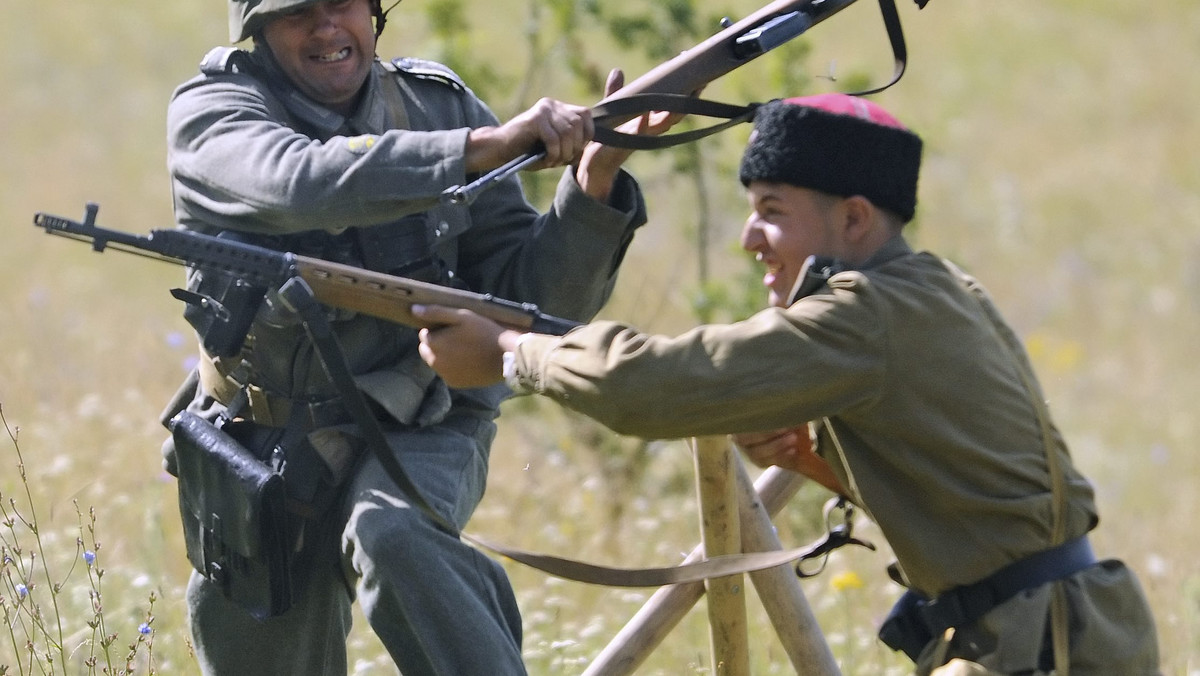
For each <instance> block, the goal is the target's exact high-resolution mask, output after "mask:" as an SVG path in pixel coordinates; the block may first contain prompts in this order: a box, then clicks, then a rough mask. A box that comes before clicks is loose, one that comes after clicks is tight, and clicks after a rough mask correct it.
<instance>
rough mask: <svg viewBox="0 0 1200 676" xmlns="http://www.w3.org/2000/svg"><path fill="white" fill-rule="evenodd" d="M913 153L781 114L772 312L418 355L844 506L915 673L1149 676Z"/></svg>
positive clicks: (890, 634)
mask: <svg viewBox="0 0 1200 676" xmlns="http://www.w3.org/2000/svg"><path fill="white" fill-rule="evenodd" d="M921 152H922V144H921V141H920V139H919V138H918V137H917V136H916V135H915V134H913V133H912V132H910V131H909V130H907V129H905V128H904V127H903V126H902V125H901V124H900V123H899V122H898V121H897V120H896V119H895V118H894V117H893V116H891V115H890V114H888V113H887V112H886V111H884V110H883V109H882V108H880V107H879V106H877V105H875V104H873V103H871V102H868V101H865V100H862V99H858V98H853V97H848V96H843V95H820V96H816V97H806V98H800V99H789V100H786V101H781V102H775V103H772V104H769V105H768V106H766V107H764V108H762V109H761V110H760V111H759V113H758V114H757V116H756V120H755V129H754V132H753V133H752V136H751V139H750V142H749V145H748V147H747V149H746V152H745V155H744V158H743V161H742V167H741V180H742V182H743V184H744V185H746V186H747V189H748V196H749V201H750V206H751V214H750V217H749V219H748V220H747V222H746V224H745V227H744V229H743V232H742V245H743V247H744V248H745V249H746V250H747V251H750V252H753V253H754V254H755V256H756V258H757V259H758V260H759V261H760V262H761V263H762V264H763V265H764V266H765V268H766V274H765V276H764V278H763V281H764V284H765V285H766V286H767V288H768V292H769V299H770V304H771V307H769V308H768V309H765V310H762V311H761V312H758V313H757V314H755V315H754V316H752V317H750V318H749V319H746V320H745V321H741V322H738V323H734V324H729V325H711V326H703V327H699V328H697V329H694V330H692V331H690V332H687V333H685V334H683V335H680V336H677V337H668V336H657V335H648V334H645V333H642V332H639V331H637V330H636V329H634V328H632V327H629V326H625V325H622V324H620V323H616V322H596V323H592V324H589V325H586V326H583V327H580V328H577V329H574V330H572V331H571V332H569V333H567V334H566V335H565V336H563V337H553V336H544V335H536V334H521V335H519V334H517V333H516V332H514V331H505V330H502V329H501V328H500V327H498V326H496V325H495V324H492V323H491V322H488V321H487V320H484V319H481V318H479V317H477V316H475V315H473V314H471V313H469V312H466V311H456V310H449V309H446V308H439V307H425V308H419V309H418V312H419V313H420V314H421V315H422V316H424V317H425V318H426V319H428V320H430V321H432V322H433V323H434V324H445V326H443V327H442V328H439V329H436V330H422V345H421V352H422V356H423V357H424V358H425V359H426V361H427V362H428V363H430V364H431V365H432V366H433V367H434V368H435V370H437V371H438V372H439V373H440V374H442V376H443V377H444V378H446V380H447V381H448V382H450V383H452V384H458V385H468V384H470V385H479V384H483V383H488V382H495V381H497V380H500V379H501V378H502V377H504V376H506V377H507V379H508V381H509V383H510V384H511V385H512V386H513V387H514V388H515V389H516V390H517V391H518V392H523V393H536V394H540V395H542V396H546V397H549V398H551V399H553V400H555V401H558V402H560V403H561V404H562V405H564V406H567V407H569V408H572V409H575V410H577V411H580V412H582V413H585V414H587V415H589V416H592V417H594V418H595V419H596V420H598V421H600V422H602V423H604V424H605V425H608V426H609V427H611V428H612V429H614V430H616V431H618V432H622V433H625V434H632V435H639V436H643V437H651V438H679V437H687V436H694V435H711V434H733V435H735V441H737V442H738V444H739V446H741V447H742V449H743V451H744V452H745V453H746V454H747V455H748V457H749V458H750V459H751V460H753V461H754V462H756V463H757V464H761V465H770V464H777V465H781V466H783V467H787V468H790V469H794V470H796V471H800V472H802V473H805V474H808V475H810V476H812V477H813V478H815V479H818V480H820V481H821V483H822V484H824V485H827V486H829V487H831V488H833V489H834V490H836V491H838V492H841V493H843V494H844V495H846V496H848V497H849V498H850V499H851V500H853V501H854V502H855V503H856V504H858V505H860V506H861V507H862V508H864V509H865V510H866V511H867V513H868V514H870V516H871V517H872V518H873V519H874V520H875V521H876V522H877V523H878V524H879V527H880V528H881V530H882V532H883V534H884V536H885V537H887V539H888V542H889V543H890V544H891V546H892V549H893V551H894V552H895V554H896V558H897V566H896V567H895V572H896V577H897V578H898V579H899V580H900V581H901V582H902V583H903V584H905V585H906V586H907V587H908V592H907V593H906V594H905V596H904V599H903V602H902V603H899V604H897V607H896V609H895V610H894V612H893V614H892V617H891V618H890V619H889V620H888V621H887V622H886V623H885V624H884V626H883V628H882V630H881V634H880V635H881V638H883V639H884V640H885V642H888V643H889V645H892V646H893V647H895V648H899V649H903V650H905V652H906V653H907V654H909V655H910V656H911V657H912V658H913V659H914V660H915V662H916V664H917V673H919V674H929V673H931V672H935V671H936V673H939V674H950V673H957V674H966V673H973V674H991V673H996V674H1048V673H1052V672H1053V673H1057V674H1059V675H1060V676H1065V675H1066V674H1068V673H1070V674H1072V675H1073V676H1081V675H1085V674H1086V675H1087V676H1101V675H1115V674H1121V675H1123V676H1147V675H1151V674H1156V673H1158V652H1157V651H1158V648H1157V639H1156V633H1155V628H1154V623H1153V620H1152V617H1151V614H1150V612H1149V609H1148V607H1147V604H1146V601H1145V598H1144V596H1143V594H1142V592H1141V589H1140V587H1139V585H1138V583H1137V581H1136V579H1135V577H1134V575H1133V573H1132V572H1131V571H1130V570H1129V569H1128V568H1126V567H1125V566H1124V565H1123V564H1122V563H1121V562H1119V561H1116V560H1097V559H1096V558H1095V557H1094V555H1093V554H1092V550H1091V548H1090V545H1089V544H1088V538H1087V533H1088V532H1089V531H1090V530H1092V529H1093V528H1094V527H1095V526H1096V524H1097V521H1098V517H1097V513H1096V508H1095V504H1094V499H1093V492H1092V488H1091V486H1090V485H1089V483H1088V482H1087V481H1086V479H1085V478H1084V477H1083V476H1082V475H1081V474H1080V473H1079V471H1078V470H1077V469H1076V468H1075V466H1074V465H1073V464H1072V461H1071V458H1070V456H1069V454H1068V451H1067V446H1066V444H1065V442H1064V440H1063V438H1062V437H1061V436H1060V434H1059V432H1058V430H1057V429H1056V428H1055V426H1054V424H1053V422H1052V421H1051V419H1050V417H1049V413H1048V411H1047V410H1046V406H1045V403H1044V397H1043V395H1042V392H1041V390H1040V387H1039V385H1038V384H1037V381H1036V379H1035V377H1034V375H1033V373H1032V371H1031V368H1030V363H1029V360H1028V358H1027V356H1026V354H1025V352H1024V349H1023V347H1022V345H1021V343H1020V341H1019V339H1018V338H1017V336H1016V335H1015V334H1014V333H1013V331H1012V330H1011V328H1010V327H1009V326H1008V325H1007V324H1006V323H1005V322H1004V321H1003V320H1002V319H1001V317H1000V315H999V313H998V312H997V310H996V308H995V307H994V305H993V304H992V302H991V301H990V299H989V297H988V295H987V294H986V293H985V292H984V290H983V289H982V287H981V286H980V285H979V283H978V282H977V281H975V280H974V279H972V278H971V277H969V276H968V275H966V274H965V273H963V272H962V271H961V270H959V269H958V268H956V267H954V266H953V265H951V264H950V263H948V262H946V261H944V260H942V259H940V258H938V257H936V256H934V255H931V254H929V253H919V252H914V251H913V250H912V249H910V248H909V245H908V244H907V243H906V241H905V239H904V237H903V235H902V229H903V226H904V225H905V224H906V223H907V222H909V221H910V220H911V218H912V216H913V213H914V210H915V207H916V193H917V177H918V173H919V167H920V161H921ZM814 449H815V451H814Z"/></svg>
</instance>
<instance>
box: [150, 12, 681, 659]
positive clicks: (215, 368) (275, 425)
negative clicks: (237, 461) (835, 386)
mask: <svg viewBox="0 0 1200 676" xmlns="http://www.w3.org/2000/svg"><path fill="white" fill-rule="evenodd" d="M228 8H229V16H230V29H231V33H230V37H231V40H232V41H233V42H234V43H238V42H242V41H245V40H252V41H253V48H252V49H247V50H243V49H234V48H232V47H224V48H217V49H214V50H213V51H212V52H210V53H209V54H208V56H206V57H205V59H204V60H203V62H202V64H201V73H200V74H199V75H198V76H196V77H195V78H193V79H191V80H189V81H188V82H186V83H184V84H182V85H181V86H180V87H179V88H178V89H177V90H176V91H175V93H174V95H173V97H172V99H171V101H170V104H169V108H168V115H167V123H168V130H167V131H168V166H169V170H170V174H171V179H172V193H173V198H174V208H175V214H176V218H177V220H178V223H179V225H180V226H181V227H184V228H188V229H194V230H197V231H202V232H206V233H210V234H221V235H222V236H229V235H236V236H237V237H240V238H243V239H249V240H250V241H252V242H254V243H257V244H261V245H263V246H268V247H272V248H275V249H280V250H287V251H293V252H296V253H300V254H305V255H310V256H316V257H320V258H325V259H330V260H334V261H337V262H340V263H347V264H351V265H355V266H360V267H363V268H369V269H372V270H378V271H382V272H387V273H393V274H399V275H404V276H408V277H412V278H416V279H421V280H425V281H432V282H436V283H440V284H446V285H451V286H459V287H463V288H468V289H471V290H473V291H477V292H481V293H491V294H494V295H495V296H497V297H501V298H506V299H510V300H514V301H520V302H531V303H536V304H537V305H538V306H539V307H540V308H541V309H542V310H544V311H545V312H546V313H548V314H554V315H559V316H563V317H570V318H575V319H579V320H586V319H588V318H590V317H592V316H593V315H594V313H595V312H596V311H597V310H598V309H599V308H600V307H601V305H602V304H603V303H604V302H605V300H606V299H607V297H608V294H609V293H610V290H611V287H612V285H613V283H614V279H615V275H616V270H617V266H618V264H619V262H620V260H621V258H622V256H623V253H624V250H625V248H626V247H627V245H628V243H629V242H630V240H631V239H632V237H633V233H634V230H635V229H636V228H638V227H639V226H641V225H642V224H643V223H644V222H645V219H646V217H645V210H644V203H643V200H642V196H641V192H640V189H639V188H638V186H637V184H636V182H635V181H634V180H633V179H632V177H631V176H629V175H628V174H627V173H625V172H624V171H623V170H622V169H621V165H622V163H623V162H624V161H625V159H626V158H627V157H628V155H629V152H628V151H625V150H621V149H617V148H612V147H605V146H601V145H598V144H596V143H592V142H590V141H591V136H592V132H593V127H592V121H591V118H590V112H589V109H588V108H586V107H582V106H576V105H570V104H567V103H564V102H560V101H555V100H549V99H543V100H541V101H539V102H538V103H537V104H535V105H534V106H533V107H532V108H530V109H529V110H528V111H526V112H524V113H521V114H519V115H517V116H516V117H514V118H513V119H512V120H510V121H508V122H506V123H503V124H501V123H500V122H499V120H498V119H497V118H496V117H495V116H494V115H493V114H492V112H491V111H490V110H489V109H488V108H487V106H486V105H485V104H484V103H483V102H482V101H480V100H479V99H478V98H477V97H476V96H475V95H474V94H473V93H472V92H471V90H470V89H469V88H468V87H467V85H466V84H465V83H464V82H462V81H461V80H460V79H459V78H458V76H456V75H455V74H454V73H453V72H451V71H450V70H448V69H446V68H445V67H443V66H441V65H439V64H436V63H431V62H427V61H421V60H417V59H408V58H402V59H395V60H392V61H381V60H380V59H378V58H377V57H376V54H375V47H376V40H377V38H378V31H380V30H382V28H383V24H384V22H385V20H386V13H385V12H384V11H383V9H382V7H381V5H380V0H229V2H228ZM619 82H620V74H619V72H614V77H613V78H612V79H611V80H610V85H609V89H610V90H615V88H616V87H617V86H618V85H619ZM674 119H675V118H674V117H672V116H663V115H647V116H643V117H642V118H639V119H637V120H633V121H631V123H627V124H626V125H625V126H624V128H623V129H622V130H623V131H627V132H628V131H632V132H638V133H661V132H662V131H664V130H665V129H666V128H668V127H669V126H670V125H671V124H673V122H674ZM538 144H540V145H541V146H542V147H544V148H545V150H546V157H545V159H544V160H543V161H542V162H541V163H540V168H546V167H555V166H560V167H562V166H565V167H566V169H565V170H564V171H563V174H562V178H561V181H560V182H559V184H558V188H557V192H556V194H555V197H554V200H553V205H552V207H551V208H550V209H549V210H548V211H547V212H546V213H538V211H537V210H536V209H535V208H533V207H532V206H531V205H530V204H529V203H528V201H527V200H526V199H525V197H524V195H523V193H522V190H521V187H520V184H519V182H518V180H517V179H516V178H510V179H506V180H504V181H501V182H499V184H498V185H496V186H495V187H494V188H492V189H491V190H490V191H488V192H486V193H484V194H482V195H481V196H479V197H478V199H476V200H475V201H474V202H473V203H471V204H462V203H453V202H451V201H447V200H443V199H439V197H440V195H441V194H442V193H443V191H445V190H447V189H448V188H450V187H452V186H456V185H463V184H466V183H467V182H468V181H469V180H470V179H471V178H472V177H474V176H477V175H479V174H480V173H481V172H483V171H486V170H489V169H492V168H495V167H497V166H500V165H502V164H504V163H505V162H507V161H509V160H511V159H514V158H516V157H519V156H521V155H522V154H523V153H525V152H527V151H529V150H531V149H532V148H534V147H535V146H536V145H538ZM188 281H189V290H190V291H191V292H192V293H193V294H194V295H193V296H192V297H193V298H203V299H204V300H203V301H202V302H201V303H199V307H201V308H203V309H206V310H208V311H224V310H226V309H227V308H225V306H224V305H223V304H221V303H220V298H219V297H218V296H217V295H216V294H217V291H218V290H219V287H220V285H221V283H222V280H221V279H220V278H219V275H216V276H214V275H208V276H206V275H205V274H204V273H203V272H201V271H192V272H191V273H190V274H189V280H188ZM236 287H237V285H236V284H235V285H233V288H234V289H235V290H236ZM214 308H216V310H214ZM328 319H329V321H330V322H331V325H332V327H333V329H334V333H335V335H336V337H337V339H338V341H339V342H340V345H341V347H342V350H343V352H344V354H345V356H346V358H347V361H348V362H349V365H350V368H351V370H352V372H353V376H354V379H355V381H356V383H357V386H358V387H359V388H360V389H361V391H362V392H363V393H364V394H365V396H366V398H367V400H368V401H369V405H370V407H371V409H372V411H373V412H374V414H375V416H376V418H377V419H378V420H379V421H380V424H381V426H382V428H383V430H384V433H385V436H386V440H387V445H388V446H389V448H390V451H391V452H392V453H393V454H394V455H395V457H397V458H398V459H399V461H400V463H401V465H402V466H403V467H404V469H405V471H406V473H407V474H408V476H409V477H411V479H412V480H413V481H414V483H415V484H417V486H418V487H419V488H420V489H421V491H422V492H423V494H424V497H425V498H426V499H427V500H428V502H429V504H431V505H432V506H433V508H434V509H435V510H437V512H438V513H439V514H440V515H441V516H442V517H443V518H444V519H445V520H446V521H447V522H449V523H451V524H454V525H455V526H457V527H458V528H461V527H462V526H463V525H464V524H465V523H466V521H467V520H468V519H469V517H470V516H471V514H472V512H473V510H474V509H475V507H476V505H477V504H478V502H479V500H480V499H481V497H482V495H483V491H484V483H485V479H486V476H487V465H488V454H489V451H490V445H491V442H492V438H493V435H494V422H493V421H494V419H495V417H496V415H497V407H498V405H499V403H500V402H501V401H502V400H503V399H504V398H505V397H507V396H508V395H509V394H510V392H509V390H508V389H507V388H506V387H505V386H503V385H500V386H491V387H481V388H450V387H447V386H446V384H445V383H444V382H442V381H441V380H440V379H439V378H437V376H436V375H435V374H434V373H433V372H432V370H430V369H429V367H428V366H427V365H426V364H424V362H422V361H421V359H420V358H419V356H418V354H417V343H418V341H417V333H416V330H415V329H410V328H406V327H401V326H397V325H393V324H389V323H386V322H383V321H380V320H376V319H374V318H371V317H366V316H362V315H355V314H353V313H348V312H345V311H341V312H338V311H332V310H331V311H329V313H328ZM205 344H207V343H205ZM215 352H216V353H214V351H212V350H204V351H202V354H201V355H200V357H201V358H200V362H199V367H198V369H197V373H198V376H197V378H196V379H195V382H194V383H189V384H188V385H186V386H185V389H184V390H182V391H181V395H180V396H179V397H178V398H177V401H176V402H175V403H174V405H172V406H171V407H169V408H168V411H167V412H166V414H165V415H164V420H168V419H170V418H171V417H172V416H174V415H175V414H177V413H178V412H179V411H180V410H187V411H190V412H192V413H196V414H198V415H200V416H201V417H202V418H203V419H205V420H218V419H220V420H232V421H234V423H239V424H240V423H244V422H252V423H253V424H254V425H256V426H257V427H255V428H254V429H257V430H259V431H261V430H264V429H265V430H268V431H270V430H286V431H287V432H288V434H289V435H290V436H286V437H285V438H288V439H297V438H299V439H303V442H304V443H303V445H304V446H305V447H306V448H311V449H313V451H314V452H315V453H316V454H317V456H319V460H320V463H319V464H317V465H315V467H316V470H314V471H315V472H316V476H315V477H309V479H310V480H311V482H313V483H315V484H317V485H316V487H315V488H314V489H313V495H314V496H315V499H314V504H315V505H316V506H314V505H308V506H307V507H306V508H305V509H301V508H296V509H297V510H299V513H302V514H305V515H307V516H308V517H309V521H307V522H305V525H304V530H303V531H302V540H299V541H297V542H296V543H295V546H296V547H297V548H298V552H297V553H296V557H295V560H294V561H292V562H291V563H289V564H288V565H289V566H291V569H292V572H293V574H294V576H295V578H296V580H295V582H296V585H295V592H294V593H293V594H291V596H290V597H289V598H288V599H287V603H286V604H284V605H287V606H288V607H287V608H286V609H285V610H282V612H272V611H270V609H267V610H264V609H263V608H261V607H255V608H253V609H252V610H247V608H248V607H249V605H248V603H247V602H245V599H244V598H239V595H238V594H236V593H232V592H230V589H233V588H236V587H238V585H239V584H243V583H242V582H237V579H238V578H237V575H238V574H239V571H238V570H236V569H235V568H236V567H235V566H232V565H231V564H229V563H228V562H225V561H224V560H218V563H217V564H216V565H214V564H213V563H212V561H210V560H209V559H211V558H212V557H220V556H222V549H221V547H222V546H223V543H222V537H226V536H229V533H230V532H233V531H237V530H238V529H239V528H241V527H242V526H243V524H233V525H232V527H229V526H230V524H228V523H226V524H225V526H226V528H225V531H226V532H224V533H222V532H220V528H217V527H209V528H208V529H207V530H205V531H204V532H203V533H200V534H199V535H198V536H197V539H198V541H200V544H198V545H196V546H197V549H198V551H196V552H192V551H191V550H189V557H190V558H193V562H195V561H196V560H197V559H202V560H203V565H202V566H198V570H197V572H196V573H195V574H194V575H193V576H192V579H191V581H190V584H189V588H188V604H189V611H190V612H189V620H190V625H191V630H192V633H193V639H194V645H195V649H196V655H197V658H198V660H199V662H200V665H201V668H202V670H203V672H204V673H205V674H255V675H256V676H259V675H264V674H279V675H281V676H282V675H287V676H296V675H298V674H337V673H346V671H347V664H346V648H345V641H346V637H347V635H348V632H349V630H350V624H351V604H352V602H353V601H354V600H355V599H357V600H358V601H359V602H360V603H361V607H362V610H363V612H364V614H365V616H366V618H367V621H368V622H369V623H370V625H371V627H372V629H373V630H374V631H375V633H376V634H377V635H378V636H379V638H380V639H381V640H382V642H383V644H384V646H386V648H387V650H388V651H389V653H390V654H391V656H392V658H393V659H394V660H395V662H396V664H397V666H398V667H399V668H400V669H401V671H402V672H403V673H404V674H406V675H408V676H419V675H422V674H446V675H450V676H470V675H472V674H488V675H495V674H520V673H524V667H523V664H522V659H521V618H520V615H519V613H518V608H517V606H516V603H515V600H514V596H513V593H512V590H511V588H510V586H509V582H508V580H507V578H506V576H505V573H504V571H503V569H502V568H501V567H500V566H499V565H498V564H497V563H496V562H494V561H492V560H490V559H489V558H487V557H485V556H484V555H482V554H480V553H479V552H478V551H477V550H476V549H474V548H472V547H470V546H468V545H466V544H465V543H464V542H462V541H461V540H460V539H459V538H458V537H457V534H456V533H453V532H447V529H444V528H439V527H438V526H437V525H435V522H434V520H432V519H430V518H429V517H428V516H426V515H424V514H423V513H422V512H421V511H420V510H419V509H417V508H415V507H414V505H413V504H412V502H411V501H410V496H408V495H406V494H405V493H404V492H402V491H401V490H400V489H399V488H398V487H397V485H396V484H395V483H394V482H393V481H392V480H391V478H390V477H389V475H388V473H387V472H385V471H383V470H382V469H381V465H380V463H379V461H377V460H376V459H375V457H374V456H372V455H371V454H370V453H368V452H366V451H365V450H364V448H363V447H364V444H363V442H362V441H361V439H360V438H359V435H358V434H357V430H356V428H355V426H354V425H353V424H351V415H350V414H349V413H348V412H347V408H346V406H345V405H344V400H343V398H342V397H340V396H339V392H338V390H337V389H336V388H335V387H334V386H333V385H332V384H331V381H330V378H329V377H328V376H327V374H326V372H325V370H324V369H323V368H322V365H321V363H320V361H319V360H318V359H317V357H316V355H315V353H314V347H313V343H312V342H311V341H310V340H309V337H308V335H307V334H306V332H305V330H304V328H303V325H302V323H301V322H300V321H299V320H298V319H297V317H296V315H295V314H294V313H293V312H290V311H289V310H288V309H287V307H286V306H285V304H281V303H280V302H279V297H278V296H277V295H271V294H268V296H267V300H266V303H265V304H264V305H263V306H262V307H261V308H259V309H258V310H257V314H256V315H254V320H253V323H252V325H251V326H250V330H249V334H248V336H247V338H246V340H245V341H244V343H243V344H240V346H239V349H236V350H232V351H231V352H230V353H228V354H221V353H220V351H215ZM291 450H292V449H291V448H289V447H287V445H286V444H284V445H283V447H282V452H283V457H284V458H285V462H286V463H287V465H285V467H287V468H289V469H294V468H295V467H296V466H297V465H298V464H299V463H301V461H302V459H303V458H302V456H300V455H294V456H293V455H289V453H291ZM176 451H177V447H176V445H175V444H174V443H173V440H169V441H168V443H167V444H166V445H165V446H164V454H165V455H166V461H167V464H168V467H169V468H171V469H173V470H174V469H176V467H177V465H176V463H175V459H176V457H178V456H177V455H176ZM287 471H288V470H285V477H286V476H287ZM298 476H301V478H303V473H300V474H298ZM290 485H294V484H290ZM198 490H200V491H201V492H203V491H204V490H209V492H210V493H215V494H218V495H219V494H221V493H223V491H224V488H218V489H217V490H215V491H214V490H211V487H208V488H206V489H198ZM230 490H232V488H230ZM195 492H196V491H192V493H195ZM289 495H291V494H290V493H289ZM204 497H205V496H201V498H204ZM212 498H213V495H209V496H207V499H212ZM206 504H207V503H206ZM292 507H295V505H292ZM301 507H304V506H303V505H302V506H301ZM306 510H307V511H306ZM200 516H201V517H202V518H206V517H207V515H205V514H201V515H200ZM185 521H186V518H185ZM209 525H210V526H212V524H211V523H210V524H209ZM191 544H192V543H190V542H189V546H190V545H191ZM250 548H251V549H256V547H254V546H253V545H251V547H250ZM200 549H202V550H203V551H199V550H200ZM193 554H195V556H193ZM199 568H203V570H199ZM231 579H233V580H235V581H234V582H231Z"/></svg>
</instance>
